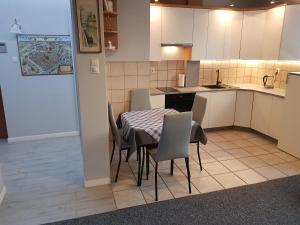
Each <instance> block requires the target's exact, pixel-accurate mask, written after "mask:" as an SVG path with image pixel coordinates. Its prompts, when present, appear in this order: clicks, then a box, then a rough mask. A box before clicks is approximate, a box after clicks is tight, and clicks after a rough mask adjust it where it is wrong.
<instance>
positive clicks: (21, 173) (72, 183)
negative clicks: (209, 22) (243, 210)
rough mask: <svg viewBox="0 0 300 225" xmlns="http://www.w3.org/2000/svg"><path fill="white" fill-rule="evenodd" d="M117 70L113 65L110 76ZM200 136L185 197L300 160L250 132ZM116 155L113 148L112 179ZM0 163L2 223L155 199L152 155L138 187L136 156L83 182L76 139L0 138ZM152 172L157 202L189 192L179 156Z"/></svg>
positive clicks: (266, 176)
mask: <svg viewBox="0 0 300 225" xmlns="http://www.w3.org/2000/svg"><path fill="white" fill-rule="evenodd" d="M160 66H164V65H160ZM170 66H173V67H174V68H175V65H170ZM147 70H148V68H147V65H144V64H141V65H140V66H139V67H135V66H134V65H131V64H128V65H126V73H128V75H135V74H137V73H138V74H139V73H146V71H147ZM118 73H119V70H118V68H116V69H115V70H114V71H113V74H114V75H117V74H118ZM112 76H113V75H112ZM207 136H208V139H209V144H207V145H206V146H203V145H201V149H200V154H201V159H202V165H203V170H202V171H200V168H199V163H198V157H197V151H196V145H194V144H191V145H190V170H191V184H192V195H193V194H203V193H208V192H212V191H220V190H224V189H227V188H233V187H239V186H243V185H249V184H255V183H259V182H265V181H268V180H272V179H278V178H282V177H287V176H293V175H297V174H300V160H298V159H297V158H295V157H293V156H291V155H289V154H287V153H284V152H282V151H280V150H279V149H278V148H277V147H276V144H275V143H273V142H271V141H270V140H268V139H265V138H262V137H261V136H259V135H257V134H254V133H251V132H245V131H236V130H232V129H230V130H222V131H210V132H207ZM124 154H125V152H124ZM124 158H125V157H123V159H124ZM117 161H118V154H117V153H116V155H115V156H114V160H113V162H112V165H111V178H112V181H113V180H114V176H115V173H116V168H117ZM0 164H1V166H2V172H3V177H4V182H5V185H6V187H7V190H8V192H7V196H6V197H5V199H4V202H3V204H2V205H1V206H0V224H1V225H11V224H22V225H27V224H43V223H49V222H53V221H58V220H65V219H70V218H76V217H82V216H87V215H91V214H97V213H103V212H107V211H112V210H116V209H121V208H126V207H132V206H137V205H142V204H148V203H153V202H154V198H155V191H154V168H153V161H151V162H150V174H149V180H146V179H145V175H144V177H143V182H142V186H141V187H137V186H136V179H137V161H136V155H133V156H132V157H131V158H130V159H129V162H128V163H126V162H125V161H123V162H122V164H121V170H120V174H119V180H118V182H117V183H112V184H111V185H106V186H102V187H96V188H84V187H83V171H82V168H83V165H82V158H81V152H80V141H79V138H78V137H72V138H71V137H70V138H58V139H52V140H43V141H32V142H22V143H13V144H7V143H4V142H0ZM158 171H159V174H158V197H159V201H164V200H169V199H174V198H180V197H184V196H189V195H190V194H189V193H188V181H187V177H186V174H187V172H186V167H185V162H184V160H175V165H174V175H173V176H171V175H170V162H168V161H166V162H162V163H159V169H158Z"/></svg>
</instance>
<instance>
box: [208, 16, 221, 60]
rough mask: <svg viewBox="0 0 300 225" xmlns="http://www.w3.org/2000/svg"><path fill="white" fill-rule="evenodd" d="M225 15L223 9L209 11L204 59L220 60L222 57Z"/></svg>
mask: <svg viewBox="0 0 300 225" xmlns="http://www.w3.org/2000/svg"><path fill="white" fill-rule="evenodd" d="M225 17H226V12H225V11H224V10H210V11H209V19H208V20H209V26H208V35H207V54H206V59H210V60H222V59H223V57H224V41H225V28H226V19H224V18H225Z"/></svg>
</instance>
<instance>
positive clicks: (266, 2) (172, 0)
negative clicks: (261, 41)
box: [151, 0, 300, 8]
mask: <svg viewBox="0 0 300 225" xmlns="http://www.w3.org/2000/svg"><path fill="white" fill-rule="evenodd" d="M270 1H271V0H158V2H155V1H154V0H151V3H161V4H175V5H176V4H178V5H194V6H203V7H220V8H222V7H229V5H230V4H234V7H236V8H259V7H269V6H271V4H270ZM274 2H275V4H274V5H276V4H284V3H287V4H299V3H300V0H274Z"/></svg>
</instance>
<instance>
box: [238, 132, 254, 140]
mask: <svg viewBox="0 0 300 225" xmlns="http://www.w3.org/2000/svg"><path fill="white" fill-rule="evenodd" d="M238 136H240V137H241V138H242V139H250V138H255V137H257V135H256V134H255V133H252V132H248V131H238Z"/></svg>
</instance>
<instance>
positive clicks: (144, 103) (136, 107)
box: [130, 89, 151, 111]
mask: <svg viewBox="0 0 300 225" xmlns="http://www.w3.org/2000/svg"><path fill="white" fill-rule="evenodd" d="M130 101H131V104H130V110H131V111H141V110H148V109H151V103H150V90H149V89H135V90H131V92H130Z"/></svg>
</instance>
